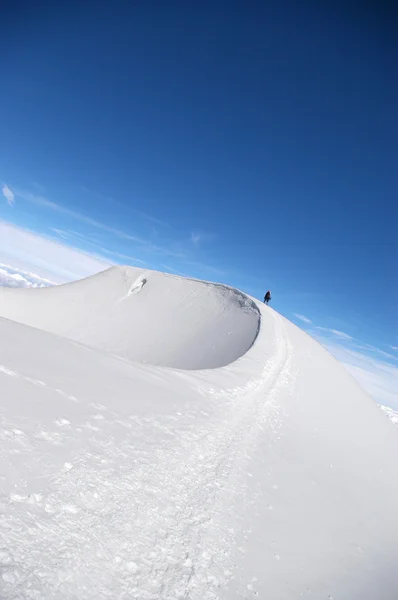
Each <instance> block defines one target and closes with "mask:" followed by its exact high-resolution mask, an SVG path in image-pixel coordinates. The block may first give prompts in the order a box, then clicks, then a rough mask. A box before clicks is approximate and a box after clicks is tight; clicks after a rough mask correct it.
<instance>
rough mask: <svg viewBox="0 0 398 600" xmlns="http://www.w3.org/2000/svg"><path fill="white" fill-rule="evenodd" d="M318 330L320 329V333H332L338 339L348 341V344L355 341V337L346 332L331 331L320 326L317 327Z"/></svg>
mask: <svg viewBox="0 0 398 600" xmlns="http://www.w3.org/2000/svg"><path fill="white" fill-rule="evenodd" d="M316 328H317V329H319V330H320V331H324V332H326V333H331V334H332V335H334V336H335V337H338V338H339V339H340V340H346V341H347V342H350V341H352V340H353V337H352V336H351V335H348V333H345V332H344V331H340V330H339V329H330V328H329V327H320V326H319V325H317V326H316Z"/></svg>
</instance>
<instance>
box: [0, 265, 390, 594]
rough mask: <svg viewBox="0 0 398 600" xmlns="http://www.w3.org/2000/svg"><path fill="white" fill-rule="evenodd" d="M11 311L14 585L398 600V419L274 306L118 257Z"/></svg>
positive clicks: (4, 546) (4, 296)
mask: <svg viewBox="0 0 398 600" xmlns="http://www.w3.org/2000/svg"><path fill="white" fill-rule="evenodd" d="M144 280H145V282H144ZM152 292H153V296H152ZM151 296H152V297H151ZM0 316H3V317H6V318H0V339H1V341H2V343H1V344H0V399H1V411H0V442H1V450H2V461H1V473H0V489H1V496H0V511H1V519H0V597H1V598H2V599H5V600H10V599H11V598H12V599H15V598H17V599H24V600H25V599H34V598H40V599H43V600H44V599H46V600H47V599H52V598H59V599H68V600H69V599H70V600H72V599H75V598H85V599H88V600H94V599H95V600H98V599H101V600H102V599H105V598H129V599H130V598H131V599H133V598H137V599H140V600H141V599H145V600H157V599H161V600H176V599H183V598H185V599H190V600H202V599H204V600H220V599H223V600H227V599H228V600H234V599H238V598H255V597H258V598H270V599H272V600H293V599H296V598H301V597H303V598H307V597H308V598H315V599H317V600H318V599H328V600H330V599H332V598H333V599H334V600H336V599H338V600H355V599H357V598H358V599H359V598H361V600H374V599H375V598H377V599H378V600H396V598H397V590H398V571H397V569H396V564H397V560H398V546H397V539H398V518H397V502H398V464H397V461H396V460H395V459H394V457H396V455H397V449H398V435H397V431H396V427H394V425H393V424H392V423H390V422H389V420H388V419H387V418H386V417H385V415H383V414H382V412H381V411H380V409H379V408H378V407H377V405H376V404H375V403H374V402H373V401H372V400H371V399H370V398H369V397H368V396H367V394H366V393H365V392H364V391H363V390H362V389H361V388H360V387H359V385H358V384H357V383H356V382H355V381H354V380H353V379H352V377H351V376H350V375H349V374H348V373H347V372H346V370H345V369H344V368H343V367H342V366H340V365H339V363H338V362H337V361H336V360H335V359H333V358H332V357H331V356H330V355H329V354H328V353H327V352H326V351H325V350H324V349H323V348H322V347H321V346H319V345H318V344H317V343H316V342H314V341H313V340H312V339H311V338H310V337H309V336H307V335H306V334H305V333H303V332H302V331H301V330H300V329H298V328H297V327H295V326H294V325H292V324H291V323H289V322H288V321H286V320H285V319H284V318H282V317H281V316H279V315H278V314H277V313H276V312H274V311H273V310H272V309H271V308H270V307H264V306H262V305H261V304H258V303H256V302H255V301H254V300H252V299H250V298H247V297H245V296H244V295H243V294H242V293H241V292H237V291H234V290H231V289H230V288H225V287H222V286H214V285H211V284H206V283H203V282H196V281H191V280H184V279H182V278H174V277H171V276H166V275H162V274H158V273H152V272H149V273H148V272H143V271H139V270H137V269H126V268H124V269H119V268H116V269H112V270H110V271H107V272H105V273H103V274H100V275H98V276H95V277H93V278H90V279H87V280H85V281H82V282H78V283H76V284H73V285H67V286H60V287H58V288H54V289H45V290H0ZM10 319H13V320H10ZM16 321H19V322H16ZM165 321H167V322H165ZM155 324H156V327H155ZM68 338H69V339H68ZM203 348H204V349H203ZM116 354H117V355H118V356H116ZM221 365H224V366H221ZM165 366H167V367H169V368H165ZM170 367H173V368H170ZM174 367H178V368H177V369H176V368H174ZM184 367H185V369H184ZM203 367H211V368H209V369H203Z"/></svg>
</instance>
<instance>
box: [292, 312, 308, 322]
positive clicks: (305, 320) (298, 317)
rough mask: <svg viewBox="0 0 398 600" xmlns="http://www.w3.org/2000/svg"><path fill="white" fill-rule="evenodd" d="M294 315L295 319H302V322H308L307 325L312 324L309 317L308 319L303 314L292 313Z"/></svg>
mask: <svg viewBox="0 0 398 600" xmlns="http://www.w3.org/2000/svg"><path fill="white" fill-rule="evenodd" d="M294 316H295V317H296V318H297V319H300V321H303V322H304V323H308V324H309V325H311V324H312V321H311V319H309V318H308V317H306V316H304V315H300V314H298V313H294Z"/></svg>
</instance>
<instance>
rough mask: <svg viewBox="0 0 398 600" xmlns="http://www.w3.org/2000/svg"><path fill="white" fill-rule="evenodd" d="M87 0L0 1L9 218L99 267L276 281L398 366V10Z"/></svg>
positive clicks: (5, 245)
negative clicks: (5, 4) (2, 5)
mask: <svg viewBox="0 0 398 600" xmlns="http://www.w3.org/2000/svg"><path fill="white" fill-rule="evenodd" d="M17 4H18V3H16V4H15V6H17ZM81 4H82V5H83V4H85V5H86V6H81V7H77V6H76V5H75V3H64V2H61V1H60V2H55V3H53V5H52V6H50V5H48V6H47V7H46V8H44V6H43V5H40V3H39V5H38V6H35V7H33V5H31V4H30V3H26V6H25V8H24V9H23V10H22V9H21V6H20V5H18V9H17V8H12V7H9V8H8V10H5V11H4V13H2V36H1V42H0V44H1V47H0V52H1V57H2V58H1V63H0V64H1V87H2V93H1V96H0V111H1V112H0V114H1V116H2V127H1V133H2V144H1V146H0V181H1V186H2V189H3V198H2V204H1V207H0V219H1V220H2V221H3V222H8V223H11V224H14V225H16V226H18V228H19V230H22V229H29V230H30V231H33V232H35V233H36V234H37V235H39V236H41V237H43V236H44V238H45V239H48V238H52V239H56V240H58V241H59V242H61V243H62V244H65V245H66V246H69V247H70V246H72V247H74V248H77V249H80V250H84V251H85V252H86V253H88V254H90V255H91V257H92V259H93V260H94V261H95V260H96V259H97V258H98V260H99V262H98V265H102V264H103V263H102V262H101V261H104V262H112V261H113V262H121V263H131V264H138V265H140V264H142V265H143V266H147V267H148V268H157V269H161V270H169V271H175V272H178V273H183V274H187V275H192V276H195V277H202V278H208V279H216V280H221V281H225V282H227V283H230V284H232V285H236V286H238V287H240V288H242V289H244V290H245V291H247V292H249V293H251V294H253V295H255V296H257V297H263V295H264V293H265V291H266V290H267V289H271V291H272V294H273V300H272V303H273V305H274V307H275V308H276V309H277V310H279V311H281V312H282V313H284V314H286V315H287V316H288V317H289V318H292V319H294V318H295V319H296V321H297V322H298V323H301V325H302V326H306V327H307V328H310V330H311V331H312V333H313V334H318V335H322V336H326V335H327V336H329V338H330V343H331V344H333V343H335V342H336V343H337V342H339V343H342V342H345V343H346V345H347V344H349V343H350V342H354V341H355V340H356V341H357V342H358V343H357V345H359V344H360V345H361V346H362V349H364V348H366V346H368V349H369V347H373V348H377V349H378V351H381V352H388V354H390V355H391V356H390V358H387V357H384V358H385V359H386V360H387V361H388V364H389V365H390V367H391V365H394V368H395V367H396V357H397V354H398V353H397V351H396V350H394V349H393V347H398V320H397V310H396V309H397V293H398V279H397V262H398V245H397V233H398V202H397V189H398V187H397V184H398V175H397V173H398V165H397V162H398V142H397V140H398V112H397V107H398V77H397V67H396V65H397V60H398V31H397V27H396V23H397V19H396V16H397V15H396V13H395V12H394V9H393V8H388V4H387V3H384V4H383V6H381V8H377V7H376V3H373V7H372V8H369V7H367V6H370V4H371V3H356V7H355V8H354V7H353V3H350V2H348V3H347V2H345V3H341V6H340V3H339V2H334V3H332V2H330V3H324V2H315V1H314V2H293V1H292V2H279V1H278V2H276V1H275V2H272V1H271V2H267V3H266V2H257V1H249V2H245V3H244V2H239V3H238V2H232V1H228V2H227V1H226V2H220V1H216V0H215V1H212V2H210V1H209V2H207V1H204V2H184V1H182V0H181V1H177V2H173V1H172V0H171V1H170V2H164V1H155V2H150V3H149V2H144V1H137V2H129V3H128V2H108V3H101V2H99V3H97V5H94V4H93V5H92V6H88V5H89V4H92V3H81ZM327 4H330V5H329V6H328V5H327ZM392 4H393V3H391V6H392ZM29 6H30V8H29ZM39 6H42V7H41V8H39ZM4 231H6V230H4ZM7 231H8V234H7V235H6V234H5V233H4V235H3V240H2V244H1V247H0V251H1V252H2V254H3V259H2V257H1V256H0V260H2V262H3V263H4V262H7V264H8V263H9V262H10V261H11V262H12V257H11V258H10V255H13V256H14V258H18V256H19V258H18V265H14V266H19V267H20V268H22V266H21V264H22V263H21V256H20V254H21V248H20V246H18V248H17V249H15V248H16V244H15V242H14V250H12V249H11V246H12V240H11V238H12V237H13V236H11V237H10V235H9V233H10V231H12V230H10V229H7ZM15 231H16V230H15ZM15 235H16V234H15ZM13 239H14V240H15V239H16V237H15V236H14V238H13ZM24 239H25V238H24ZM26 239H28V238H26ZM6 240H7V241H6ZM18 253H19V255H18ZM26 253H28V254H30V259H31V260H33V254H34V253H32V251H30V250H26ZM17 255H18V256H17ZM4 257H6V258H7V261H6V259H5V258H4ZM36 266H37V267H39V266H41V267H43V260H42V259H39V258H37V261H36ZM29 268H30V269H31V270H32V268H34V265H33V267H32V265H31V263H30V267H29ZM59 268H60V269H61V267H59ZM62 269H63V273H66V272H69V273H71V272H73V269H69V271H68V269H67V268H66V267H65V266H64V267H62ZM46 274H47V275H48V272H47V271H46ZM62 277H65V275H62ZM62 277H61V278H62ZM295 313H296V314H299V315H301V316H303V317H304V319H306V321H305V320H302V319H300V318H299V317H294V314H295ZM308 321H312V323H308ZM336 331H337V332H339V333H338V334H336V333H333V332H336ZM342 334H344V335H346V336H347V337H345V338H344V337H343V335H342ZM359 340H360V343H359ZM351 349H352V348H351ZM357 350H358V348H356V351H357ZM369 351H370V350H369ZM370 352H371V351H370Z"/></svg>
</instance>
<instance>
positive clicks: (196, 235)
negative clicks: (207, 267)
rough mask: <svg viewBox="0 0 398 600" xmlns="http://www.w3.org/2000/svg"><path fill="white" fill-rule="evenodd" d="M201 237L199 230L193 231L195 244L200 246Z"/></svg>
mask: <svg viewBox="0 0 398 600" xmlns="http://www.w3.org/2000/svg"><path fill="white" fill-rule="evenodd" d="M201 239H202V236H201V234H200V233H199V232H195V231H193V232H192V233H191V242H192V243H193V245H194V246H198V245H199V242H200V240H201Z"/></svg>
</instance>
